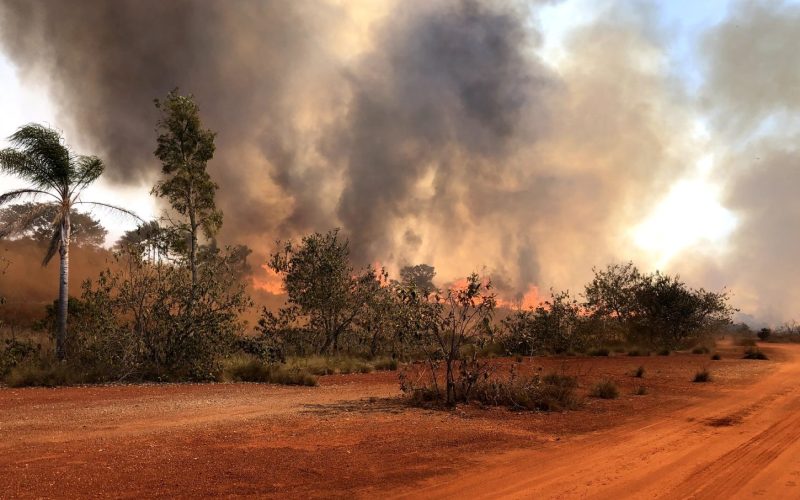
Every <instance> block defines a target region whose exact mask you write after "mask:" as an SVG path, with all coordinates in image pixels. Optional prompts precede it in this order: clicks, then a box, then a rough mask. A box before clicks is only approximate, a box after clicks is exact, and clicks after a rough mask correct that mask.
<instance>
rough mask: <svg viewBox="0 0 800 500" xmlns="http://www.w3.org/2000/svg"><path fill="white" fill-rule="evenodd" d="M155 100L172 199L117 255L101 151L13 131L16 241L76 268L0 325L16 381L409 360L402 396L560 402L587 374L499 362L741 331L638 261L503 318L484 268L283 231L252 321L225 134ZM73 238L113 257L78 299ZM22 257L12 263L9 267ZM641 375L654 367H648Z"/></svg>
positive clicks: (0, 219)
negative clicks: (380, 261) (218, 145)
mask: <svg viewBox="0 0 800 500" xmlns="http://www.w3.org/2000/svg"><path fill="white" fill-rule="evenodd" d="M156 108H157V110H158V112H159V113H160V117H159V119H158V121H157V123H156V129H157V139H156V144H155V157H156V159H157V160H158V161H159V162H160V164H161V177H160V178H159V179H158V180H157V182H156V184H155V185H154V187H153V189H152V191H151V194H152V195H153V196H155V197H157V198H158V199H159V201H160V203H161V204H162V205H163V206H164V207H166V209H165V211H164V213H163V214H162V216H161V217H160V218H158V219H157V220H152V221H146V222H145V221H142V222H141V223H140V224H139V226H138V228H137V229H135V230H132V231H129V232H128V233H126V234H125V235H123V236H122V238H120V239H119V241H118V242H117V243H116V244H115V245H114V247H113V249H111V250H106V249H104V248H102V244H103V242H104V240H105V237H106V234H107V233H106V231H105V229H104V228H103V227H102V226H101V225H100V224H99V222H98V221H97V220H96V219H95V218H94V217H93V216H92V215H91V213H90V212H79V211H77V209H78V207H79V206H81V205H83V204H86V203H87V202H84V201H82V200H81V199H80V198H78V197H77V194H76V193H78V192H79V191H80V189H82V188H83V187H85V186H87V185H88V184H89V183H91V182H92V181H94V180H96V179H97V178H99V177H100V175H101V174H102V172H103V168H102V162H101V161H100V160H99V159H97V158H96V157H82V156H74V155H72V153H71V152H70V151H69V150H68V148H66V146H64V145H63V141H62V140H61V138H60V136H59V135H58V133H57V132H55V131H53V130H51V129H48V128H46V127H41V126H26V127H23V128H21V129H20V131H19V132H18V133H17V134H15V135H14V136H13V138H12V139H13V141H12V142H13V144H14V145H15V147H16V149H7V150H4V151H3V152H2V154H0V166H1V167H2V168H3V169H4V171H6V172H9V173H12V174H17V175H19V176H21V177H23V178H25V179H28V180H29V181H30V183H31V188H30V189H23V190H18V191H12V192H9V193H6V194H4V195H2V196H0V204H4V203H6V202H10V201H13V200H17V199H20V198H24V197H29V198H31V199H30V200H27V201H25V202H24V203H21V204H16V205H10V206H6V207H5V208H2V209H0V228H1V229H0V236H2V238H4V240H5V241H7V242H9V243H14V244H23V243H24V244H29V245H31V246H32V248H41V249H42V250H43V252H44V264H45V265H47V263H48V261H49V260H50V258H51V257H53V256H54V255H55V254H57V253H58V254H59V255H60V256H61V262H62V266H61V273H60V276H59V282H58V283H53V290H55V289H56V286H58V289H59V291H60V292H59V294H58V297H59V298H58V300H57V301H55V302H53V303H50V304H47V305H45V306H44V307H42V308H41V310H40V311H39V313H38V316H39V317H38V318H37V320H36V322H35V323H31V324H30V325H29V326H28V327H26V328H23V329H20V328H17V327H9V328H7V327H6V326H5V325H0V327H2V333H1V334H2V337H0V340H2V344H0V377H1V378H2V380H3V381H4V383H5V384H7V385H11V386H15V387H16V386H26V385H40V386H57V385H68V384H81V383H104V382H137V381H145V380H146V381H164V382H173V381H227V382H259V383H279V384H290V385H304V386H314V385H316V384H317V381H318V377H320V376H325V375H333V374H351V373H370V372H374V371H382V370H399V371H400V373H399V377H400V385H401V389H402V390H403V392H404V393H405V394H406V395H407V398H408V400H409V401H411V402H412V403H415V404H424V405H435V406H442V407H452V406H453V405H457V404H460V403H476V404H481V405H488V406H505V407H508V408H511V409H515V410H538V411H562V410H569V409H574V408H577V407H578V406H579V405H580V403H581V400H580V397H578V392H579V391H578V387H579V381H578V380H577V379H576V378H574V377H572V376H568V375H565V374H560V373H550V374H544V375H543V374H534V375H530V374H524V375H523V374H522V373H521V371H519V370H517V369H516V365H515V367H512V369H511V372H510V373H509V372H505V371H504V372H502V373H500V372H498V371H497V370H496V367H495V364H494V363H492V358H493V357H498V356H510V357H513V358H515V359H516V360H517V364H520V363H523V362H524V360H525V359H527V358H530V357H531V356H546V355H565V356H575V355H588V356H596V357H599V358H606V357H613V356H623V355H627V356H650V354H651V353H652V352H655V353H658V354H663V355H669V354H670V353H671V352H674V351H676V350H684V351H688V350H691V352H693V353H695V354H709V353H710V352H711V350H710V347H709V346H713V340H711V336H712V335H713V334H714V333H715V332H718V331H720V330H722V329H725V328H728V327H729V324H730V319H731V316H732V314H733V312H734V310H733V309H732V308H731V307H730V306H729V305H728V295H727V293H726V292H725V291H722V292H709V291H706V290H702V289H693V288H690V287H689V286H687V285H686V284H685V283H684V282H682V281H681V280H680V279H679V278H678V277H677V276H671V275H667V274H662V273H660V272H654V273H644V272H642V271H640V270H639V269H637V268H636V267H635V266H634V265H633V264H632V263H627V264H613V265H609V266H607V267H606V268H604V269H595V270H594V276H593V279H592V280H591V281H590V282H589V283H588V284H587V285H586V286H585V288H584V290H583V291H582V293H580V294H579V295H575V294H573V293H571V292H569V291H557V290H551V293H550V296H549V297H548V298H547V299H546V300H544V301H542V302H541V303H539V304H537V305H535V306H534V307H531V308H528V309H518V310H513V311H508V310H505V311H504V312H503V314H502V315H499V314H498V299H497V296H496V294H495V288H494V285H493V283H492V281H491V279H489V278H488V277H486V276H481V275H479V274H476V273H472V274H469V275H468V276H466V278H465V279H463V280H461V281H459V282H457V283H453V284H451V285H449V286H445V287H441V288H440V287H438V286H436V284H435V283H434V281H435V279H436V270H435V269H434V267H433V266H430V265H427V264H416V265H408V266H405V267H403V268H402V269H400V271H399V273H398V276H396V277H393V276H390V275H389V273H388V272H387V271H386V270H385V269H383V268H378V267H374V266H366V267H363V268H359V267H357V266H356V265H355V264H354V263H353V260H352V259H351V255H350V248H349V243H348V240H347V238H346V237H345V236H344V235H343V234H342V233H341V232H340V231H339V230H338V229H332V230H329V231H326V232H315V233H312V234H308V235H306V236H304V237H302V238H299V239H292V240H286V241H282V242H278V244H277V245H276V247H275V251H274V252H273V253H272V254H271V255H269V256H268V259H267V262H266V267H267V268H268V269H269V270H270V272H272V273H274V275H275V276H276V277H277V278H278V279H279V280H280V283H281V287H282V290H283V291H284V292H285V303H284V304H283V305H282V306H281V307H272V308H264V309H262V310H261V311H260V312H256V314H257V319H256V321H255V324H254V325H252V324H250V325H248V323H247V322H246V321H245V319H244V318H245V317H246V316H247V315H248V314H252V313H253V311H252V310H253V301H252V300H251V297H250V294H249V292H248V291H249V288H248V287H249V286H250V284H251V282H252V279H253V269H252V267H251V264H250V260H251V250H250V249H249V248H248V247H247V246H245V245H232V246H226V247H220V246H219V245H218V244H217V236H218V234H219V232H220V230H221V229H222V227H223V223H224V220H225V219H224V214H223V213H222V212H221V211H220V210H219V209H218V208H217V206H216V202H215V198H216V192H217V189H218V187H217V184H216V183H215V182H214V180H213V179H212V178H211V176H210V175H209V173H208V171H207V166H208V163H209V162H211V161H212V160H213V158H214V152H215V134H214V132H213V131H211V130H209V129H207V128H205V126H204V125H203V123H202V121H201V118H200V110H199V108H198V106H197V104H196V103H195V102H194V99H193V98H192V96H190V95H181V94H180V93H178V91H177V90H176V91H173V92H170V93H169V94H168V95H167V96H166V98H165V99H163V100H157V101H156ZM45 146H47V147H46V148H45ZM42 148H44V149H42ZM41 151H46V152H47V153H48V155H41V154H39V153H40V152H41ZM61 188H63V189H61ZM62 191H63V193H62ZM64 193H67V195H68V196H66V195H65V196H66V197H64V196H62V195H63V194H64ZM70 193H71V194H70ZM51 198H53V200H52V201H53V202H54V203H51V202H50V201H51ZM94 205H101V206H104V207H106V208H111V209H115V207H113V206H111V205H107V204H103V203H99V204H94ZM119 211H120V212H121V213H124V214H128V215H131V216H135V215H134V214H131V213H130V212H129V211H127V210H126V209H119ZM70 248H73V250H74V251H75V252H78V253H82V252H86V251H95V252H100V253H102V252H105V253H103V255H104V256H105V260H106V264H105V266H104V269H102V271H100V272H99V273H96V274H93V275H92V277H91V279H87V280H85V281H83V282H82V283H81V284H80V286H79V287H75V286H73V287H72V290H73V292H76V293H74V295H73V296H67V294H66V290H67V284H68V276H69V266H68V262H69V249H70ZM13 264H14V263H9V262H7V260H6V259H5V258H3V260H0V273H1V272H2V271H3V270H4V269H6V268H7V267H8V266H9V265H13ZM259 264H260V263H259ZM0 300H1V299H0ZM0 304H2V303H1V302H0ZM0 307H4V306H2V305H0ZM0 312H5V311H4V310H3V309H0ZM3 317H7V316H3ZM770 333H771V332H770ZM759 336H760V337H761V338H762V340H767V339H771V338H774V335H772V336H770V335H767V334H764V332H761V333H760V334H759ZM743 338H744V337H743ZM598 361H602V360H598ZM643 376H644V367H640V368H639V370H637V372H636V373H635V377H638V378H642V377H643ZM641 391H646V390H644V389H637V390H636V393H640V392H641ZM581 393H582V394H587V393H588V394H589V395H590V396H594V397H598V398H604V399H613V398H616V397H618V396H619V393H620V390H619V387H618V386H617V385H616V384H615V382H613V381H611V380H603V381H600V382H599V383H597V384H596V385H594V386H591V387H585V388H584V390H583V391H582V392H581ZM641 393H642V394H643V393H644V392H641Z"/></svg>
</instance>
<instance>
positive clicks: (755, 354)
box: [743, 347, 769, 359]
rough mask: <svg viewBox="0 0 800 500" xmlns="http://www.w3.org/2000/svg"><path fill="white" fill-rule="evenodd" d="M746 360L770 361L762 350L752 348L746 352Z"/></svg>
mask: <svg viewBox="0 0 800 500" xmlns="http://www.w3.org/2000/svg"><path fill="white" fill-rule="evenodd" d="M743 358H744V359H769V358H768V357H767V355H766V354H764V353H763V352H761V350H760V349H757V348H755V347H751V348H749V349H747V350H746V351H744V356H743Z"/></svg>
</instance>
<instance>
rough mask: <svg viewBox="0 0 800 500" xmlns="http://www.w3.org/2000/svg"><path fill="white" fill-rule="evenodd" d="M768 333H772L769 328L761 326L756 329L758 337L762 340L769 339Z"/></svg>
mask: <svg viewBox="0 0 800 500" xmlns="http://www.w3.org/2000/svg"><path fill="white" fill-rule="evenodd" d="M770 335H772V330H771V329H769V328H762V329H761V330H759V331H758V338H759V339H761V340H762V341H766V340H767V339H769V337H770Z"/></svg>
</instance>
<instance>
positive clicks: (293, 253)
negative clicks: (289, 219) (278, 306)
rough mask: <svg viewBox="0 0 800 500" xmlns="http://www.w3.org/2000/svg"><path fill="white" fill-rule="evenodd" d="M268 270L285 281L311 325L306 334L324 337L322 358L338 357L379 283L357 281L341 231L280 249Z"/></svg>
mask: <svg viewBox="0 0 800 500" xmlns="http://www.w3.org/2000/svg"><path fill="white" fill-rule="evenodd" d="M279 248H280V250H279V251H277V252H275V253H274V254H272V256H271V258H270V261H269V262H268V266H269V267H270V268H271V269H272V270H274V271H275V272H277V273H280V274H282V275H283V284H284V289H285V290H286V293H287V295H288V302H289V304H290V305H291V306H295V307H296V308H297V312H298V314H299V315H301V316H304V317H305V318H306V319H307V320H308V324H307V327H306V329H307V331H308V332H309V333H310V334H311V335H313V336H315V337H321V342H320V343H319V344H318V345H319V347H318V352H319V353H327V352H332V353H334V354H336V353H338V352H339V347H340V345H339V344H340V338H341V337H342V335H343V334H344V333H345V332H346V331H347V330H348V328H350V326H351V325H352V324H353V321H354V320H355V319H356V317H357V316H358V314H359V313H361V312H362V311H363V310H364V305H365V302H366V300H367V298H368V296H369V294H370V292H371V291H372V290H374V288H373V287H371V286H370V284H371V282H373V281H375V279H376V276H375V271H374V270H367V272H365V273H362V274H361V275H360V276H356V277H354V270H353V267H352V266H351V265H350V261H349V257H350V249H349V246H348V242H347V240H342V239H340V238H339V230H338V229H334V230H332V231H328V232H327V233H326V234H320V233H314V234H312V235H309V236H306V237H304V238H303V239H302V241H301V242H300V244H296V243H293V242H291V241H286V242H284V243H282V244H281V243H279Z"/></svg>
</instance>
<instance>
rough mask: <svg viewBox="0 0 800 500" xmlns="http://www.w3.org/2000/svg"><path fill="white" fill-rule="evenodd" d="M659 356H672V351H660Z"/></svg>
mask: <svg viewBox="0 0 800 500" xmlns="http://www.w3.org/2000/svg"><path fill="white" fill-rule="evenodd" d="M658 355H659V356H669V355H670V350H669V349H661V350H660V351H658Z"/></svg>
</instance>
